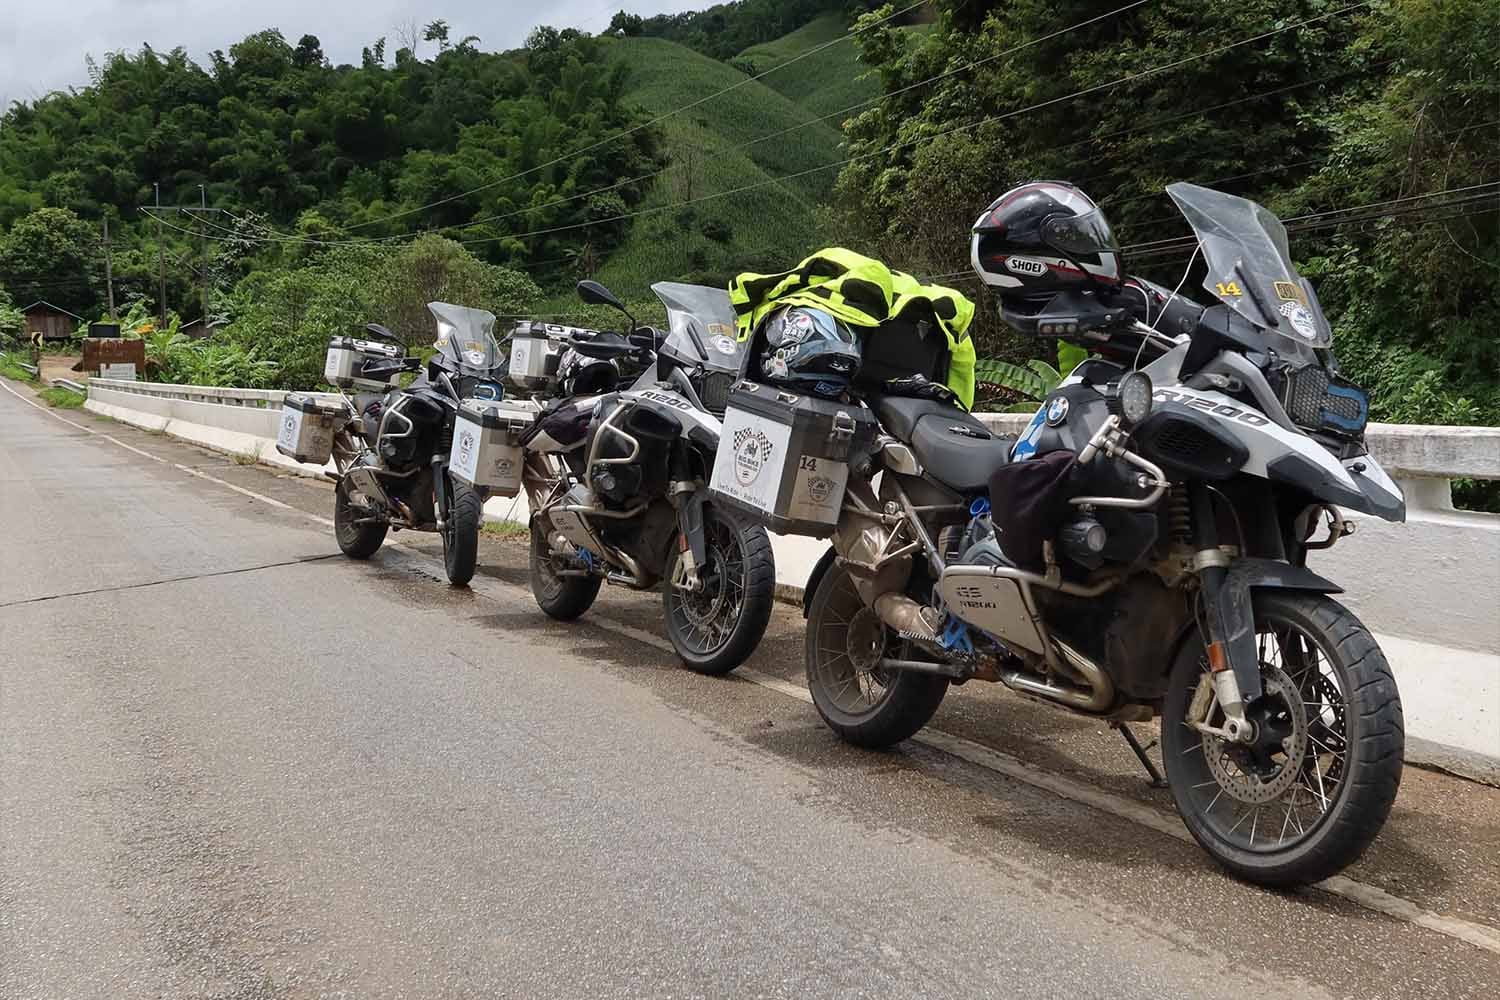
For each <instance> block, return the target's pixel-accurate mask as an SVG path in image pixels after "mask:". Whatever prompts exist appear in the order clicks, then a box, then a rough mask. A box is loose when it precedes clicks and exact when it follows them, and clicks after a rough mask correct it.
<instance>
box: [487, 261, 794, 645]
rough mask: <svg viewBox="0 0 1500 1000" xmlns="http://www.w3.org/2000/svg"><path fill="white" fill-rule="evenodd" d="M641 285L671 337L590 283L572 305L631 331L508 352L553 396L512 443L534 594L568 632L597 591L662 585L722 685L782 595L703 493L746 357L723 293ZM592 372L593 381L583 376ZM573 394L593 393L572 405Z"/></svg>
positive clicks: (677, 635) (673, 633) (530, 339)
mask: <svg viewBox="0 0 1500 1000" xmlns="http://www.w3.org/2000/svg"><path fill="white" fill-rule="evenodd" d="M651 288H652V291H653V292H655V293H656V295H657V296H658V297H659V298H660V299H661V301H662V303H663V304H664V305H665V306H666V310H667V326H668V329H667V330H666V331H660V330H656V329H653V328H650V327H643V326H640V325H638V324H637V323H636V322H635V320H634V318H632V317H631V316H630V314H629V312H628V311H626V309H625V307H624V305H623V304H622V303H621V302H620V300H619V299H618V298H617V297H616V296H615V295H614V294H613V293H612V292H610V291H609V290H608V289H606V288H604V287H603V286H602V285H600V284H598V283H597V282H593V281H584V282H580V283H579V286H578V291H579V295H580V297H581V298H583V300H584V301H585V302H589V303H593V304H601V305H608V306H611V307H613V308H615V309H617V310H619V311H620V313H621V314H622V315H624V316H625V318H626V320H627V321H628V322H629V332H628V333H624V334H621V333H612V332H596V331H589V330H578V329H571V328H563V327H541V326H540V325H528V327H527V329H526V331H525V332H526V333H527V336H520V335H519V331H518V335H517V336H516V337H514V338H513V340H512V354H511V371H512V376H513V382H516V383H518V384H521V385H523V386H525V387H527V388H530V389H533V390H537V389H540V390H541V395H542V396H544V397H545V396H546V395H547V394H548V392H549V391H552V392H556V391H558V390H561V392H562V395H561V396H560V397H559V398H554V399H552V400H551V401H550V402H549V403H548V404H547V405H546V406H545V408H544V409H543V411H542V413H541V415H540V416H539V417H538V418H537V420H536V423H535V424H533V426H532V428H531V429H530V430H529V431H528V432H527V433H526V434H525V435H523V437H522V439H521V444H522V445H523V447H524V448H525V449H526V451H525V465H524V468H523V472H522V485H523V487H524V488H525V490H526V493H527V498H528V500H529V502H530V505H531V511H532V513H531V584H532V591H533V593H534V594H535V596H536V601H537V604H538V605H540V606H541V608H542V610H543V611H545V612H546V613H547V614H548V615H550V616H552V617H553V618H558V619H561V620H571V619H574V618H577V617H578V616H579V615H581V614H583V613H584V612H585V611H586V610H588V608H589V607H590V606H591V605H592V604H593V602H594V599H595V597H596V596H597V595H598V592H599V587H600V584H601V583H603V582H605V581H608V582H610V583H618V584H623V585H625V586H628V587H632V588H635V589H638V590H645V589H649V588H652V587H655V586H657V585H658V583H660V584H661V587H662V602H663V605H664V610H665V614H666V625H667V636H668V638H670V639H671V641H672V645H673V647H674V648H675V649H676V650H677V653H678V655H679V656H680V657H681V658H682V661H683V662H684V663H685V664H686V665H687V666H688V667H689V668H691V669H693V670H696V671H698V672H700V673H705V674H724V673H727V672H729V671H730V670H733V669H734V668H735V667H737V666H739V665H740V664H741V663H743V662H744V661H745V659H746V658H747V657H748V656H749V655H750V654H751V652H753V651H754V649H755V647H756V645H757V644H759V642H760V638H761V636H762V634H763V633H764V632H765V629H766V624H767V622H768V621H769V620H770V615H771V606H772V601H773V598H774V591H775V586H776V569H775V563H774V561H773V558H772V554H771V543H770V539H769V538H768V536H767V534H766V531H765V529H764V528H763V527H761V526H760V525H759V524H756V523H754V522H753V521H750V520H747V519H745V518H743V517H742V516H740V515H738V514H736V513H735V512H734V511H732V510H728V509H725V508H723V507H721V506H719V505H717V504H714V503H712V502H710V500H709V497H708V493H707V489H706V483H707V479H708V474H709V470H710V469H712V467H713V462H714V453H715V452H716V450H717V449H718V447H719V434H720V427H721V424H720V418H721V417H722V415H723V412H724V403H725V399H726V397H727V394H728V390H729V386H730V385H731V384H732V383H733V382H734V380H735V379H736V378H737V377H738V373H739V369H740V361H741V356H742V349H741V345H740V344H739V342H738V341H737V340H736V338H735V327H734V310H733V307H732V306H731V305H730V302H729V296H728V294H727V293H726V292H725V291H723V290H722V289H717V288H710V287H706V286H700V285H686V284H677V283H672V282H659V283H657V284H655V285H652V286H651ZM568 357H571V358H573V359H575V360H581V361H583V362H584V363H583V364H575V365H573V367H574V369H575V370H577V371H578V372H579V373H580V374H579V375H577V376H573V377H572V378H562V379H559V377H558V372H559V368H560V367H561V369H562V374H563V375H564V376H566V375H567V373H568V369H569V362H568V361H567V360H562V359H566V358H568ZM589 362H592V364H589ZM591 368H592V369H593V371H588V369H591ZM600 370H602V371H603V373H604V375H605V376H606V380H605V382H603V383H601V382H600V381H599V380H598V379H596V378H585V377H584V376H585V374H587V375H589V376H592V375H595V374H597V372H598V371H600ZM620 370H625V371H632V370H633V371H639V372H640V375H639V377H638V378H636V379H635V381H634V383H633V384H631V385H630V386H629V387H628V388H624V389H620V388H619V387H618V386H611V385H609V384H608V382H610V381H613V377H612V375H613V373H617V372H618V371H620ZM527 371H530V373H531V375H530V376H529V377H528V375H527V374H526V372H527ZM580 387H582V388H584V389H585V390H586V393H587V394H584V395H576V394H572V393H574V392H576V391H578V390H579V388H580Z"/></svg>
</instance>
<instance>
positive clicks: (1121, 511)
mask: <svg viewBox="0 0 1500 1000" xmlns="http://www.w3.org/2000/svg"><path fill="white" fill-rule="evenodd" d="M1167 191H1168V193H1169V194H1170V196H1171V197H1172V199H1173V200H1174V201H1175V202H1176V204H1177V205H1178V206H1179V208H1180V209H1181V210H1182V212H1183V213H1184V215H1185V216H1186V217H1187V219H1188V221H1189V222H1190V223H1191V224H1192V227H1193V229H1194V231H1195V232H1196V234H1197V237H1198V240H1199V244H1200V247H1201V252H1202V253H1203V254H1204V255H1205V257H1206V262H1207V267H1208V280H1206V281H1205V283H1204V284H1205V287H1206V288H1207V289H1208V290H1209V291H1210V292H1212V293H1213V294H1214V295H1215V296H1216V298H1217V299H1218V302H1217V303H1216V304H1215V305H1213V306H1210V307H1207V308H1204V307H1202V306H1196V307H1195V308H1194V309H1193V310H1192V312H1193V314H1194V315H1190V316H1189V317H1188V318H1187V320H1186V323H1185V326H1183V327H1181V328H1180V329H1185V330H1186V331H1188V332H1186V333H1181V334H1173V333H1170V332H1168V333H1164V332H1162V331H1161V330H1160V329H1159V326H1160V324H1159V323H1158V324H1156V325H1147V324H1146V323H1144V322H1143V321H1142V319H1141V317H1140V315H1139V313H1138V311H1132V310H1130V309H1128V308H1125V307H1123V306H1122V305H1121V304H1120V303H1119V302H1108V301H1104V300H1102V299H1101V298H1100V297H1099V296H1096V295H1093V294H1079V293H1060V294H1058V295H1057V296H1056V297H1055V298H1053V299H1052V300H1051V302H1050V304H1049V305H1048V306H1047V307H1046V308H1044V309H1043V310H1042V311H1041V312H1040V313H1037V314H1031V315H1020V314H1017V313H1011V312H1009V311H1007V310H1005V309H1004V307H1002V318H1004V319H1005V320H1006V321H1007V322H1009V323H1010V324H1011V325H1012V326H1014V327H1015V328H1017V329H1018V330H1021V331H1024V332H1030V333H1033V334H1041V335H1046V336H1048V337H1049V339H1050V338H1051V337H1053V336H1060V337H1062V338H1063V339H1064V340H1067V341H1069V342H1072V343H1076V344H1080V345H1082V346H1085V347H1087V348H1089V349H1090V350H1091V352H1093V354H1094V357H1092V358H1091V359H1090V360H1088V361H1086V362H1085V363H1084V364H1082V365H1080V366H1079V368H1078V369H1076V370H1075V371H1074V372H1073V373H1072V375H1071V376H1070V377H1069V378H1068V379H1066V380H1065V381H1064V382H1063V383H1062V384H1061V385H1060V386H1059V387H1058V388H1057V389H1056V390H1054V391H1053V392H1052V393H1051V394H1049V396H1048V397H1047V399H1046V401H1044V402H1043V404H1042V406H1041V407H1040V408H1039V409H1038V411H1037V412H1036V415H1035V416H1034V418H1033V419H1032V421H1031V423H1030V425H1029V426H1028V428H1027V430H1026V432H1025V433H1024V434H1023V435H1022V436H1021V438H1020V439H1019V440H1018V441H1016V440H1012V439H1010V438H1006V437H1001V436H997V435H994V434H992V433H991V432H990V431H989V430H988V429H987V428H986V426H985V425H984V424H983V423H982V422H980V421H979V420H977V419H975V418H974V417H972V416H971V415H969V414H967V413H965V412H963V411H962V410H961V409H958V408H956V407H954V406H952V405H949V404H948V403H944V402H942V401H938V400H933V399H913V398H901V397H897V396H889V395H887V396H879V395H871V396H870V397H869V398H868V400H867V401H868V403H869V410H870V411H872V415H873V417H874V418H875V419H876V420H877V421H878V425H879V433H878V435H876V436H873V438H872V441H871V443H870V444H869V446H868V447H867V448H865V449H864V450H863V451H862V452H860V453H859V454H857V455H853V456H851V459H850V470H849V477H848V486H847V492H846V494H845V496H844V498H843V500H842V504H841V506H840V507H839V508H838V520H837V524H836V526H835V528H834V531H833V535H832V543H833V548H832V551H830V552H829V553H828V554H827V555H826V556H825V557H824V559H823V560H822V561H821V562H820V563H819V564H818V565H817V567H816V568H815V569H814V570H813V572H812V575H811V578H810V579H809V580H808V583H807V588H806V594H807V597H806V614H807V639H806V667H807V678H808V684H809V687H810V689H811V693H812V697H813V703H814V704H815V706H816V707H817V711H818V713H819V714H820V715H821V716H822V718H823V720H824V721H825V722H826V723H827V725H828V726H829V727H830V728H831V729H833V730H834V731H835V732H836V733H837V734H838V735H839V736H841V737H842V738H843V739H845V740H847V741H849V742H851V743H855V744H858V745H860V746H865V747H886V746H889V745H891V744H894V743H896V742H898V741H900V740H903V739H905V738H907V737H909V736H911V735H912V734H914V733H916V732H917V731H918V730H919V729H921V728H922V727H923V726H924V725H925V724H926V723H927V721H928V720H929V719H930V718H931V717H932V715H933V713H934V712H935V711H936V709H937V708H938V705H939V704H940V703H941V702H942V700H943V697H944V694H945V693H946V691H947V690H948V688H949V686H950V685H953V684H963V683H965V682H967V681H970V680H985V681H997V682H1000V683H1002V684H1004V685H1006V686H1007V687H1009V688H1011V689H1012V690H1014V691H1015V692H1018V693H1020V694H1021V695H1023V696H1026V697H1028V698H1031V699H1036V700H1040V701H1042V702H1046V703H1048V704H1051V705H1055V706H1059V707H1062V708H1064V709H1067V710H1070V711H1073V712H1076V713H1082V714H1084V715H1088V716H1091V717H1094V718H1098V719H1101V720H1107V721H1108V722H1110V723H1111V724H1115V725H1120V726H1123V724H1124V723H1127V722H1133V721H1134V722H1145V721H1150V720H1151V719H1152V718H1154V717H1160V720H1161V722H1160V726H1161V749H1162V758H1163V761H1164V764H1165V770H1166V780H1167V782H1168V783H1169V784H1170V788H1171V794H1172V797H1173V800H1174V803H1175V805H1176V808H1177V810H1178V812H1179V813H1180V815H1181V817H1182V819H1183V820H1184V822H1185V824H1186V825H1187V828H1188V829H1189V830H1190V831H1191V833H1192V835H1193V836H1194V838H1196V840H1197V841H1198V843H1199V844H1201V845H1202V846H1203V847H1204V848H1205V849H1206V850H1207V851H1208V852H1209V854H1210V855H1212V856H1213V857H1214V858H1215V860H1216V861H1218V862H1219V863H1220V864H1221V865H1222V866H1224V867H1225V868H1227V869H1228V870H1229V871H1231V872H1232V873H1234V874H1236V875H1238V876H1240V877H1242V878H1245V879H1247V880H1250V881H1253V882H1257V883H1261V884H1265V885H1271V886H1294V885H1304V884H1308V883H1311V882H1316V881H1318V880H1320V879H1323V878H1326V877H1328V876H1330V875H1332V874H1334V873H1336V872H1338V871H1339V870H1341V869H1342V868H1344V867H1345V866H1346V865H1348V864H1349V863H1350V862H1351V861H1353V860H1354V859H1355V858H1357V857H1358V856H1359V855H1360V853H1361V852H1362V851H1363V850H1364V849H1365V847H1366V846H1367V845H1368V844H1369V843H1370V842H1371V841H1372V840H1373V839H1374V837H1375V836H1376V834H1377V832H1378V831H1379V830H1380V828H1381V826H1382V824H1383V823H1384V822H1385V819H1386V817H1387V815H1388V813H1389V811H1390V808H1391V803H1392V801H1393V799H1394V798H1395V794H1396V789H1397V786H1398V784H1399V782H1400V777H1401V767H1402V749H1403V731H1402V716H1401V703H1400V698H1399V695H1398V693H1397V690H1396V684H1395V681H1394V679H1393V678H1392V675H1391V671H1390V667H1389V666H1388V664H1387V662H1386V659H1385V656H1384V655H1383V654H1382V652H1381V650H1380V647H1379V646H1378V644H1377V643H1376V641H1375V638H1374V636H1373V635H1371V633H1370V631H1369V630H1368V629H1367V628H1366V627H1365V626H1364V625H1363V624H1362V623H1361V622H1360V621H1359V620H1358V619H1357V618H1356V617H1355V616H1354V615H1353V614H1352V613H1351V612H1350V611H1349V610H1348V609H1347V608H1345V607H1344V606H1342V605H1341V604H1339V603H1338V602H1337V601H1336V600H1334V598H1333V597H1332V596H1331V595H1334V594H1337V593H1339V592H1340V588H1339V586H1338V585H1337V584H1336V583H1334V582H1333V581H1331V580H1328V579H1325V578H1324V577H1322V576H1320V575H1318V574H1317V573H1315V572H1313V571H1312V570H1310V569H1309V568H1308V567H1307V556H1308V553H1309V552H1310V551H1313V550H1318V549H1325V548H1328V547H1330V546H1332V545H1334V544H1336V543H1337V542H1338V541H1339V540H1340V539H1342V538H1343V537H1345V536H1346V535H1348V534H1350V533H1351V532H1352V531H1353V530H1354V527H1355V525H1354V524H1353V523H1352V522H1351V521H1350V520H1348V519H1347V518H1346V517H1345V515H1344V513H1343V511H1345V510H1351V511H1357V512H1360V513H1363V514H1368V515H1371V516H1374V517H1380V518H1383V519H1386V520H1390V521H1402V520H1404V519H1405V501H1404V498H1403V496H1402V494H1401V491H1400V489H1399V488H1398V487H1397V486H1396V484H1395V483H1394V482H1393V481H1392V480H1391V478H1390V477H1389V476H1388V475H1387V474H1386V473H1385V472H1384V471H1383V470H1382V469H1381V467H1380V465H1379V463H1378V462H1376V460H1375V459H1374V457H1373V456H1372V455H1370V454H1369V453H1368V450H1367V448H1366V447H1365V442H1364V428H1365V422H1366V419H1367V415H1368V406H1369V401H1368V397H1367V396H1366V395H1365V394H1364V393H1363V391H1361V390H1360V389H1358V388H1357V387H1356V386H1353V385H1352V384H1350V383H1349V382H1348V381H1346V380H1345V379H1344V378H1343V377H1342V376H1340V375H1339V372H1338V367H1337V363H1336V360H1335V358H1334V355H1333V351H1332V346H1331V345H1332V334H1331V331H1330V329H1329V326H1328V322H1327V320H1326V319H1325V318H1324V316H1323V312H1322V309H1321V307H1320V306H1319V304H1318V301H1317V297H1316V295H1315V294H1314V292H1313V289H1312V286H1311V285H1310V284H1309V283H1308V282H1307V281H1306V280H1305V279H1304V278H1302V277H1301V276H1300V275H1298V273H1297V272H1296V269H1295V267H1294V266H1293V264H1292V261H1291V258H1290V256H1289V252H1288V250H1287V241H1286V231H1285V228H1284V227H1283V226H1282V225H1281V223H1280V222H1279V221H1278V220H1277V219H1276V218H1275V217H1274V216H1273V215H1271V213H1269V212H1268V211H1266V210H1265V209H1264V208H1262V207H1261V206H1259V205H1256V204H1255V203H1253V202H1249V201H1246V200H1244V199H1240V198H1236V197H1233V196H1230V195H1226V194H1222V193H1220V192H1216V191H1212V190H1209V189H1206V188H1201V187H1196V186H1194V185H1190V184H1173V185H1171V186H1169V187H1168V188H1167ZM1147 284H1148V283H1137V287H1140V288H1145V287H1147ZM1150 287H1152V288H1154V289H1156V290H1157V291H1158V292H1159V291H1160V289H1159V286H1150ZM1158 298H1160V296H1159V295H1158ZM1171 299H1172V303H1173V307H1174V309H1177V310H1178V312H1179V313H1180V312H1181V309H1182V303H1183V302H1184V301H1186V300H1183V299H1178V298H1175V297H1171ZM738 392H739V387H736V396H735V397H732V402H731V416H732V415H733V414H734V413H735V412H736V411H735V410H734V409H733V407H734V406H735V405H736V404H735V403H734V402H733V400H734V399H737V398H738V396H737V394H738ZM853 405H854V406H858V405H859V404H858V403H857V402H856V403H855V404H853ZM1125 733H1126V735H1127V738H1131V737H1130V736H1129V731H1128V729H1127V730H1125ZM1131 739H1132V746H1133V747H1136V745H1135V744H1134V742H1133V738H1131ZM1136 749H1137V754H1138V756H1139V757H1140V759H1141V760H1142V762H1143V763H1144V764H1145V765H1146V766H1147V768H1148V770H1151V771H1152V773H1153V774H1155V770H1154V765H1152V763H1151V762H1150V760H1149V759H1148V758H1146V757H1145V755H1144V754H1143V753H1141V751H1140V750H1139V748H1138V747H1136Z"/></svg>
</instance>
